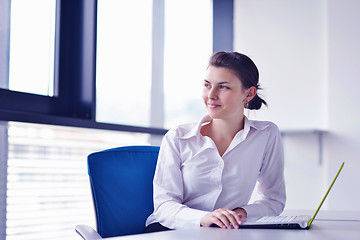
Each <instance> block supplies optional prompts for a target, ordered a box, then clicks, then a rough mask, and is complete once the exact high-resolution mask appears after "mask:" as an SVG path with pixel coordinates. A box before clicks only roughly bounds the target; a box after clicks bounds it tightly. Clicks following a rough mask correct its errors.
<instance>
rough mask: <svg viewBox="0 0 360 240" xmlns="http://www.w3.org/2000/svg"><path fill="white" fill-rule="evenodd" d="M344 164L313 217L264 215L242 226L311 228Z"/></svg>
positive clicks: (248, 220) (241, 226) (247, 221)
mask: <svg viewBox="0 0 360 240" xmlns="http://www.w3.org/2000/svg"><path fill="white" fill-rule="evenodd" d="M343 166H344V162H343V163H342V164H341V166H340V169H339V171H338V172H337V174H336V175H335V178H334V180H333V181H332V183H331V185H330V187H329V189H328V190H327V192H326V194H325V196H324V197H323V199H322V201H321V202H320V205H319V206H318V208H317V209H316V211H315V213H314V215H313V216H312V217H310V216H307V215H300V216H266V217H262V218H260V219H258V220H255V221H250V219H247V220H246V221H245V222H243V224H241V225H240V226H239V227H240V228H271V229H276V228H280V229H309V228H310V226H311V223H312V222H313V221H314V219H315V217H316V215H317V213H318V212H319V210H320V208H321V206H322V204H323V203H324V201H325V199H326V197H327V195H328V194H329V192H330V190H331V188H332V186H333V185H334V183H335V181H336V179H337V177H338V176H339V173H340V171H341V170H342V168H343Z"/></svg>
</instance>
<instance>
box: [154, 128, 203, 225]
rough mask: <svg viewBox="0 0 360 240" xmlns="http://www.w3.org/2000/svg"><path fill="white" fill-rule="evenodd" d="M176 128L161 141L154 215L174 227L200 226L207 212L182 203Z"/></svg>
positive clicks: (181, 182) (155, 187) (155, 178)
mask: <svg viewBox="0 0 360 240" xmlns="http://www.w3.org/2000/svg"><path fill="white" fill-rule="evenodd" d="M176 139H177V137H176V131H175V130H170V131H169V132H168V133H167V134H166V135H165V136H164V139H163V141H162V144H161V147H160V152H159V157H158V162H157V166H156V171H155V175H154V182H153V190H154V216H155V218H156V220H157V221H158V222H159V223H161V224H162V225H163V226H166V227H168V228H171V229H179V228H190V227H199V226H200V220H201V218H202V217H203V216H204V215H206V214H207V213H208V212H206V211H201V210H197V209H192V208H189V207H187V206H186V205H184V204H182V202H183V177H182V173H181V158H180V154H179V149H178V146H177V144H176Z"/></svg>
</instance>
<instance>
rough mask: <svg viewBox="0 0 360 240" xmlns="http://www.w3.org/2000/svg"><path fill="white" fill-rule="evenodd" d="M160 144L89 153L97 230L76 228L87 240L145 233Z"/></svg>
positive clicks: (150, 208)
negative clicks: (158, 145) (157, 145)
mask: <svg viewBox="0 0 360 240" xmlns="http://www.w3.org/2000/svg"><path fill="white" fill-rule="evenodd" d="M158 154H159V147H155V146H129V147H119V148H112V149H108V150H104V151H100V152H95V153H92V154H90V155H89V156H88V171H89V177H90V183H91V189H92V195H93V201H94V207H95V214H96V224H97V232H95V230H93V229H92V228H91V227H89V226H86V225H78V226H76V228H75V230H76V232H78V233H79V234H80V236H81V237H83V238H84V239H86V240H89V239H101V237H103V238H105V237H114V236H122V235H129V234H137V233H142V232H143V230H144V228H145V221H146V218H147V217H148V216H149V215H150V214H151V213H152V212H153V210H154V208H153V188H152V181H153V177H154V173H155V167H156V162H157V157H158Z"/></svg>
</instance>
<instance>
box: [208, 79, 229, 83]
mask: <svg viewBox="0 0 360 240" xmlns="http://www.w3.org/2000/svg"><path fill="white" fill-rule="evenodd" d="M204 81H205V82H207V83H210V82H209V81H208V80H206V79H204ZM217 84H230V83H229V82H219V83H217Z"/></svg>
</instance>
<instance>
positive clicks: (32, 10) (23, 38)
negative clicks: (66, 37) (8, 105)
mask: <svg viewBox="0 0 360 240" xmlns="http://www.w3.org/2000/svg"><path fill="white" fill-rule="evenodd" d="M55 15H56V1H55V0H35V1H28V0H12V1H11V23H10V29H11V31H10V64H9V89H10V90H15V91H21V92H28V93H35V94H41V95H47V96H53V95H54V62H55V61H54V59H55V58H54V53H55Z"/></svg>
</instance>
